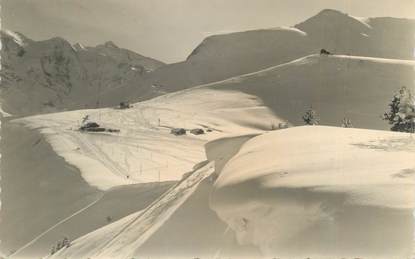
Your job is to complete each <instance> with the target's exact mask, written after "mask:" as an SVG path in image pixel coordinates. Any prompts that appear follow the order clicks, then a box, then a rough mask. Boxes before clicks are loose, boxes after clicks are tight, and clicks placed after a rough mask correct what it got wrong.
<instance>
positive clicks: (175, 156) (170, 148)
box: [14, 55, 414, 189]
mask: <svg viewBox="0 0 415 259" xmlns="http://www.w3.org/2000/svg"><path fill="white" fill-rule="evenodd" d="M413 65H414V62H412V61H401V60H388V59H374V58H364V57H349V56H329V57H326V56H316V55H312V56H308V57H305V58H302V59H298V60H296V61H293V62H290V63H287V64H284V65H280V66H276V67H272V68H270V69H266V70H263V71H259V72H256V73H252V74H247V75H243V76H239V77H235V78H231V79H228V80H225V81H221V82H217V83H213V84H208V85H202V86H199V87H195V88H192V89H188V90H183V91H180V92H177V93H172V94H168V95H164V96H161V97H158V98H155V99H152V100H149V101H146V102H142V103H137V104H135V105H134V107H133V108H131V109H126V110H119V109H112V108H107V109H98V110H79V111H71V112H65V113H55V114H48V115H41V116H33V117H27V118H23V119H19V120H15V121H14V122H15V123H23V124H24V125H28V126H29V127H32V128H38V129H40V130H41V131H42V132H43V133H44V134H46V136H47V138H48V140H49V141H51V143H52V146H53V147H54V149H55V150H56V151H57V153H58V154H60V155H62V156H63V157H64V158H65V159H66V161H68V162H69V163H70V164H73V165H75V166H76V167H78V168H80V169H81V171H82V174H83V177H84V179H85V180H86V181H87V182H89V183H90V184H91V185H94V186H97V187H98V188H100V189H108V188H110V187H113V186H117V185H124V184H131V183H137V182H152V181H158V180H161V181H164V180H177V179H180V177H181V175H182V174H183V173H185V172H188V171H190V170H191V168H192V167H193V165H194V164H196V163H198V162H200V161H203V160H205V154H204V148H203V145H204V144H205V143H206V142H207V141H210V140H213V139H217V138H219V137H225V136H229V135H235V134H238V135H243V134H253V133H258V132H261V131H263V130H270V129H272V128H273V127H275V126H276V125H278V123H279V122H281V119H280V118H282V119H284V120H286V121H288V122H289V123H292V124H297V125H301V124H302V122H301V116H302V115H303V114H304V112H305V110H306V109H307V108H308V107H309V106H310V105H313V107H314V109H316V110H317V111H318V112H319V114H320V117H321V123H322V124H325V125H333V126H338V125H340V123H341V120H342V119H343V117H344V116H347V117H349V118H350V119H352V121H353V123H354V125H355V127H361V128H373V129H386V128H387V127H388V125H387V123H385V122H384V121H382V120H381V118H380V115H381V114H382V113H383V111H384V110H385V109H386V108H387V104H388V101H389V99H390V96H392V94H393V93H394V91H395V89H397V88H399V87H400V86H401V85H408V86H409V85H410V83H411V82H412V81H413V79H414V73H413ZM363 89H364V90H363ZM86 115H89V118H90V120H91V121H95V122H98V123H99V124H101V125H102V126H104V127H108V128H115V129H120V130H121V132H120V133H109V134H85V133H81V132H79V131H77V128H78V127H79V125H80V121H81V120H82V118H83V117H84V116H86ZM180 127H181V128H186V129H192V128H203V129H204V130H205V131H206V130H207V129H210V130H212V132H207V134H204V135H199V136H195V135H192V134H188V135H187V136H181V137H177V136H174V135H172V134H170V130H171V129H172V128H180Z"/></svg>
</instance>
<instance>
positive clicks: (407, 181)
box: [211, 126, 415, 258]
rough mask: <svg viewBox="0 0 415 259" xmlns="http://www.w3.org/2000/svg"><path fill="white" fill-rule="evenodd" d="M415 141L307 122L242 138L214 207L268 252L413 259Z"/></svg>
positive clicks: (239, 233) (238, 232)
mask: <svg viewBox="0 0 415 259" xmlns="http://www.w3.org/2000/svg"><path fill="white" fill-rule="evenodd" d="M414 153H415V140H414V139H413V137H412V136H411V135H409V134H405V133H392V132H383V131H371V130H360V129H344V128H332V127H318V126H304V127H296V128H290V129H286V130H280V131H276V132H272V133H266V134H263V135H261V136H258V137H255V138H253V139H251V140H249V141H248V142H246V143H245V144H244V145H243V146H242V148H241V150H240V151H239V153H238V154H236V155H235V156H234V157H233V158H232V159H231V160H230V161H229V162H228V163H227V164H226V165H225V167H224V168H223V170H222V172H221V174H220V176H219V178H218V179H217V181H216V183H215V189H214V191H213V194H212V200H211V207H212V208H213V209H214V210H215V211H216V212H217V214H218V216H219V217H220V218H221V219H222V220H224V221H226V222H227V223H228V224H229V226H230V227H231V228H232V230H234V231H235V232H236V235H237V236H238V240H239V242H240V243H242V244H254V245H256V246H257V247H259V248H260V249H261V251H262V252H263V254H265V255H267V256H274V257H282V258H304V257H311V258H313V257H318V258H341V257H347V258H350V257H351V258H354V257H359V258H361V257H363V258H391V257H398V258H409V257H410V255H411V252H412V246H413V227H414V226H413V216H412V211H413V209H414V205H415V189H414V184H415V162H414V160H413V157H414Z"/></svg>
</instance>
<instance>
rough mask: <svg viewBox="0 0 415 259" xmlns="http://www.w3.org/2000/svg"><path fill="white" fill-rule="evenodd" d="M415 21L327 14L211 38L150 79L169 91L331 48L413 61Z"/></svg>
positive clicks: (334, 11) (331, 49) (252, 70)
mask: <svg viewBox="0 0 415 259" xmlns="http://www.w3.org/2000/svg"><path fill="white" fill-rule="evenodd" d="M414 31H415V21H414V20H411V19H399V18H389V17H385V18H383V17H381V18H360V17H354V16H351V15H347V14H345V13H342V12H339V11H336V10H329V9H328V10H323V11H321V12H320V13H318V14H317V15H315V16H313V17H311V18H310V19H308V20H306V21H304V22H302V23H299V24H297V25H295V26H293V27H284V28H272V29H262V30H253V31H246V32H236V33H230V34H223V35H214V36H210V37H207V38H206V39H205V40H203V42H202V43H201V44H200V45H199V46H198V47H197V48H196V49H195V50H194V51H193V52H192V53H191V54H190V55H189V57H188V58H187V60H186V61H183V62H179V63H176V64H171V65H167V66H164V67H161V68H160V69H158V70H156V71H155V72H154V73H152V74H151V75H149V76H150V77H151V79H150V82H151V83H152V84H155V85H160V86H163V87H164V88H165V90H166V91H175V90H177V89H183V88H186V87H189V86H194V85H198V84H203V83H209V82H213V81H218V80H223V79H225V78H229V77H231V76H237V75H240V74H244V73H249V72H255V71H258V70H260V69H264V68H267V67H271V66H275V65H278V64H283V63H286V62H288V61H292V60H294V59H298V58H300V57H303V56H306V55H310V54H313V53H318V52H319V51H320V50H321V49H323V48H324V49H326V50H328V51H331V52H333V53H335V54H340V55H355V56H366V57H377V58H390V59H406V60H413V59H414V55H413V46H415V39H414V37H413V35H414Z"/></svg>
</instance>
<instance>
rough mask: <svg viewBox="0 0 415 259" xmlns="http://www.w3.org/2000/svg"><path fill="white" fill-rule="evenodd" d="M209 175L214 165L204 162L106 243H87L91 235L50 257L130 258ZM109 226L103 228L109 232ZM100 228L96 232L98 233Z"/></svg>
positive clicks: (92, 235) (92, 236) (89, 241)
mask: <svg viewBox="0 0 415 259" xmlns="http://www.w3.org/2000/svg"><path fill="white" fill-rule="evenodd" d="M213 172H214V162H207V161H206V162H204V165H203V166H202V167H199V168H198V169H195V170H194V171H193V172H192V173H189V174H188V176H187V177H185V178H184V179H183V180H181V181H180V182H179V183H177V184H176V185H175V186H174V187H172V188H171V189H170V190H169V191H167V192H166V193H165V194H164V195H162V196H161V197H160V198H158V199H157V200H156V201H154V202H153V203H152V204H151V205H149V206H148V207H147V208H146V209H145V210H143V211H142V212H141V213H139V215H137V216H136V217H135V218H134V219H132V220H130V221H128V223H127V224H126V225H125V226H124V227H122V228H121V229H120V230H119V231H118V232H117V233H116V234H114V235H113V237H111V238H110V239H109V240H108V241H107V242H105V243H103V244H99V243H95V242H91V240H90V239H91V238H92V239H94V234H95V232H92V233H90V234H88V235H87V236H84V237H81V238H80V239H78V240H75V241H74V242H73V244H72V246H71V247H70V248H68V249H64V250H61V251H60V252H59V253H57V254H55V255H54V256H52V257H51V258H61V257H64V258H79V257H89V258H131V257H132V256H134V253H135V252H136V251H137V249H138V248H139V247H140V246H141V245H142V244H143V243H144V242H145V241H146V240H147V239H148V238H149V237H150V236H151V235H152V234H154V233H155V232H156V231H157V230H158V229H159V228H160V227H161V226H162V225H163V224H164V223H165V222H166V221H167V220H168V219H169V218H170V217H171V216H172V215H173V213H174V212H175V211H176V210H177V209H178V208H179V207H180V206H181V205H182V204H183V203H184V202H185V201H186V200H187V199H188V198H189V197H190V196H191V195H192V193H193V192H194V191H195V190H196V189H197V187H198V186H199V184H200V183H201V182H202V181H203V180H204V179H206V178H207V177H208V176H210V175H211V174H212V173H213ZM116 223H117V222H115V223H113V224H116ZM111 225H112V224H111ZM111 225H108V226H107V227H104V228H108V230H111ZM104 228H102V229H100V230H99V231H100V232H101V234H102V231H104ZM84 240H86V241H87V244H84V243H83V242H82V241H84ZM88 244H90V245H92V246H93V247H91V249H87V253H88V254H77V252H78V251H80V250H81V248H84V247H83V246H85V245H88Z"/></svg>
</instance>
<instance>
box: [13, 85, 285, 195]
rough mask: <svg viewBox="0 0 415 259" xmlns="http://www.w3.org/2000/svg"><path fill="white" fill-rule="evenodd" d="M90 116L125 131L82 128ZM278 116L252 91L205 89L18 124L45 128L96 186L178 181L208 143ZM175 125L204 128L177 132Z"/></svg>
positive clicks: (258, 126)
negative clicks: (195, 132)
mask: <svg viewBox="0 0 415 259" xmlns="http://www.w3.org/2000/svg"><path fill="white" fill-rule="evenodd" d="M86 115H88V116H89V120H90V121H95V122H97V123H99V124H100V125H101V126H103V127H107V128H113V129H120V132H119V133H82V132H80V131H78V127H79V126H80V123H81V120H82V118H83V117H84V116H86ZM279 122H280V120H279V119H278V118H277V117H276V116H275V115H274V114H273V113H272V112H271V111H270V110H269V109H268V108H266V107H264V106H262V103H261V102H260V101H259V100H258V99H257V98H255V97H254V96H251V95H247V94H244V93H241V92H234V91H213V90H210V89H205V88H199V89H192V90H189V91H183V92H180V93H177V94H170V95H166V96H161V97H158V98H156V99H152V100H150V101H146V102H142V103H137V104H135V105H134V107H133V108H131V109H125V110H120V109H113V108H107V109H97V110H79V111H70V112H64V113H53V114H46V115H38V116H31V117H26V118H22V119H17V120H14V121H12V123H17V124H21V125H25V126H28V127H30V128H33V129H39V130H40V131H41V132H42V133H43V134H44V135H45V136H46V139H47V140H48V141H49V142H50V143H51V144H52V146H53V148H54V150H55V151H56V152H57V153H58V154H59V155H60V156H62V157H63V158H64V159H65V160H66V161H67V162H68V163H70V164H72V165H74V166H75V167H77V168H79V169H80V170H81V172H82V177H83V178H84V179H85V180H86V181H87V182H88V183H89V184H90V185H93V186H96V187H97V188H99V189H102V190H107V189H109V188H111V187H114V186H119V185H126V184H133V183H143V182H156V181H170V180H178V179H180V178H181V176H182V175H183V174H184V173H186V172H189V171H191V170H192V168H193V166H194V165H195V164H197V163H199V162H200V161H204V160H206V157H205V151H204V144H205V143H206V142H207V141H209V140H211V139H215V138H218V137H221V136H228V135H233V134H245V133H258V132H262V131H264V130H269V129H271V126H272V125H273V124H274V125H277V124H278V123H279ZM172 128H185V129H188V130H190V129H193V128H201V129H203V130H204V131H205V134H203V135H193V134H191V133H189V132H188V133H187V135H185V136H175V135H173V134H171V133H170V131H171V129H172Z"/></svg>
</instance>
